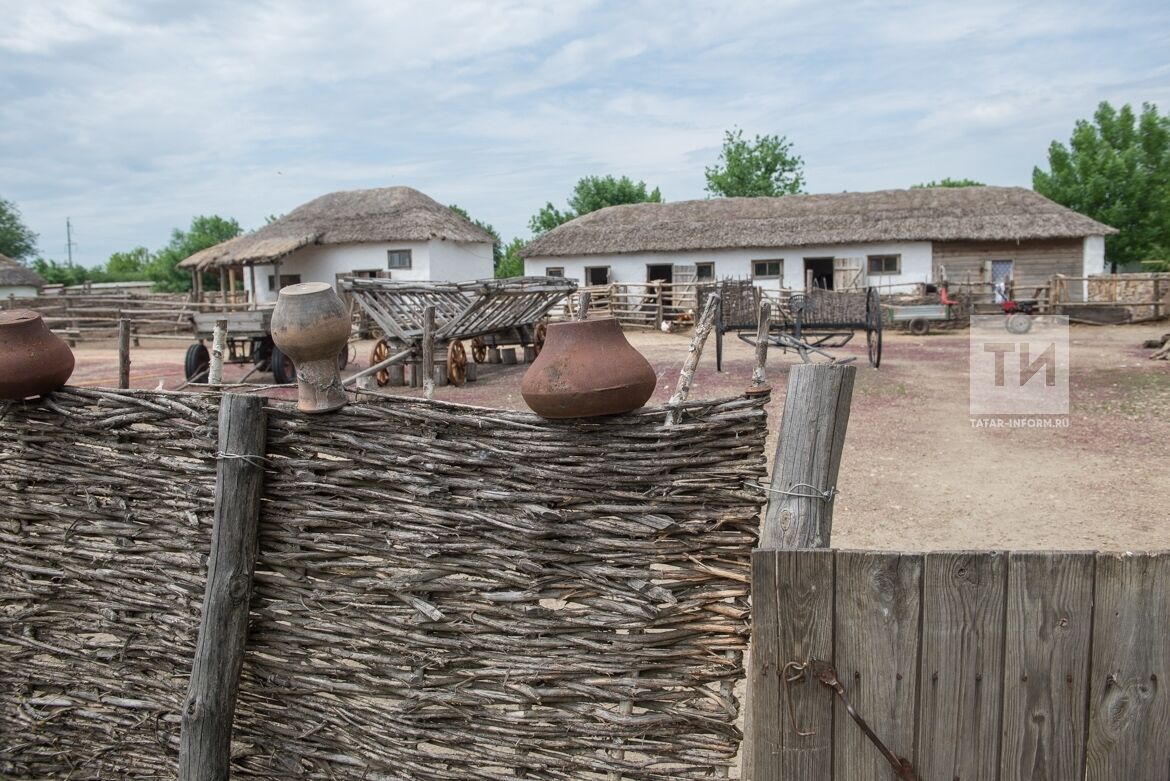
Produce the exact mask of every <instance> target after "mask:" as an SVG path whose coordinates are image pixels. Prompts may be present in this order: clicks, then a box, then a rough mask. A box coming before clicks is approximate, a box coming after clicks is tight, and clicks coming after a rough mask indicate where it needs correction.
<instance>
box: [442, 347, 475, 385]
mask: <svg viewBox="0 0 1170 781" xmlns="http://www.w3.org/2000/svg"><path fill="white" fill-rule="evenodd" d="M472 349H473V350H474V349H475V348H474V347H473V348H472ZM447 381H448V382H450V383H451V384H452V385H462V384H463V383H465V382H467V350H465V349H463V342H451V346H450V347H448V348H447Z"/></svg>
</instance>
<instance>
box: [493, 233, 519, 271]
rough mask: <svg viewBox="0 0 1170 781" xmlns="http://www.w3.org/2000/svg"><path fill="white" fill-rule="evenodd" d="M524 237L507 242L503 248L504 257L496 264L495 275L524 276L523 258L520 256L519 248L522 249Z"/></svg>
mask: <svg viewBox="0 0 1170 781" xmlns="http://www.w3.org/2000/svg"><path fill="white" fill-rule="evenodd" d="M524 244H525V242H524V239H520V238H516V239H512V240H511V241H510V242H508V246H507V247H506V248H505V249H504V259H503V260H502V261H500V263H499V264H498V265H497V266H496V277H497V278H501V279H502V278H506V277H522V276H524V258H522V257H520V250H522V249H524Z"/></svg>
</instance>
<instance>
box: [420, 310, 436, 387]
mask: <svg viewBox="0 0 1170 781" xmlns="http://www.w3.org/2000/svg"><path fill="white" fill-rule="evenodd" d="M422 378H423V380H422V383H423V389H424V390H423V392H424V393H425V394H426V397H427V398H428V399H433V398H434V397H435V307H434V305H433V304H432V305H429V306H427V307H426V308H425V309H423V332H422Z"/></svg>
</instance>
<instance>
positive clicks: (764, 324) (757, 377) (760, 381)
mask: <svg viewBox="0 0 1170 781" xmlns="http://www.w3.org/2000/svg"><path fill="white" fill-rule="evenodd" d="M771 328H772V305H771V304H769V303H768V302H767V301H760V319H759V322H758V323H757V324H756V365H755V366H754V367H752V386H751V390H752V391H755V392H760V391H762V390H763V389H765V388H768V379H767V375H766V374H765V373H764V365H765V364H766V363H767V362H768V333H769V332H770V330H771Z"/></svg>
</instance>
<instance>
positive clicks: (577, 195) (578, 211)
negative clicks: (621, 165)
mask: <svg viewBox="0 0 1170 781" xmlns="http://www.w3.org/2000/svg"><path fill="white" fill-rule="evenodd" d="M624 203H662V192H661V191H660V190H659V189H658V188H657V187H655V188H654V189H653V190H650V189H648V188H647V186H646V183H645V182H642V181H638V182H635V181H634V180H633V179H631V178H630V177H628V176H623V177H621V178H618V177H615V176H586V177H585V178H584V179H580V180H578V182H577V184H576V185H575V186H574V187H573V192H572V194H571V195H570V196H569V208H568V210H567V211H561V210H560V209H558V208H557V207H555V206H553V205H552V202H551V201H550V202H549V203H546V204H545V205H544V206H543V207H541V209H540V211H538V212H537V213H536V214H534V215H533V216H532V219H530V220H529V221H528V227H529V228H531V229H532V232H533V233H535V234H537V235H539V234H541V233H545V232H546V231H550V230H552V229H553V228H555V227H557V226H558V225H562V224H564V223H566V222H568V221H569V220H573V219H576V218H577V217H580V216H581V215H582V214H588V213H589V212H595V211H597V210H598V209H604V208H605V207H606V206H620V205H621V204H624Z"/></svg>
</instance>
